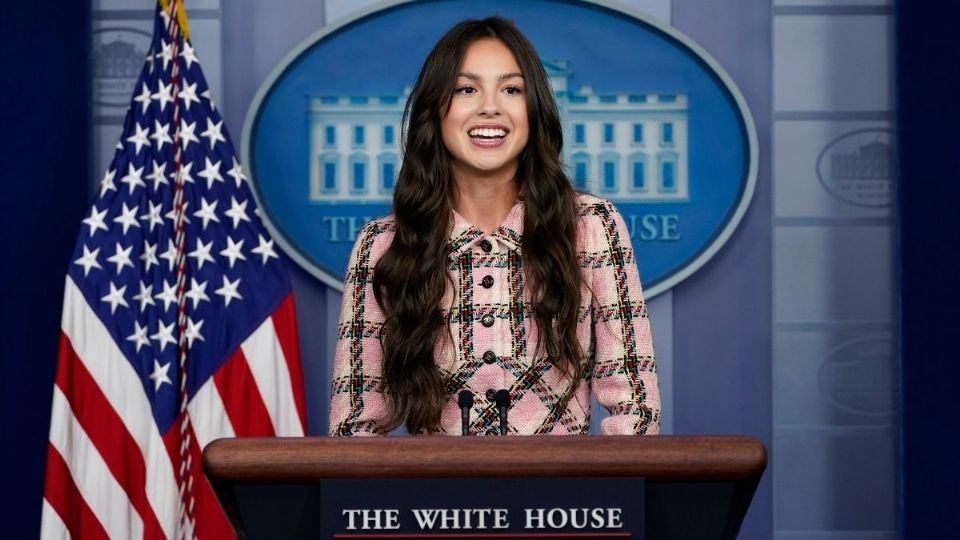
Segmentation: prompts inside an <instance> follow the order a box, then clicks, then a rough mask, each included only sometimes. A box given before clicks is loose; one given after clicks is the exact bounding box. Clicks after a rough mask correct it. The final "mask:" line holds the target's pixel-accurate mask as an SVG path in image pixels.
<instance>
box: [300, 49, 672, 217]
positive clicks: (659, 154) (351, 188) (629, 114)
mask: <svg viewBox="0 0 960 540" xmlns="http://www.w3.org/2000/svg"><path fill="white" fill-rule="evenodd" d="M544 66H545V67H546V69H547V74H548V76H549V77H550V82H551V84H552V85H553V90H554V94H555V96H556V99H557V106H558V108H559V109H560V118H561V122H562V123H563V136H564V155H563V160H564V164H565V165H566V167H567V172H568V174H569V176H570V178H571V180H573V182H574V184H575V186H576V188H577V189H580V190H584V191H589V192H591V193H595V194H598V195H601V196H603V197H607V198H609V199H612V200H614V201H617V202H645V203H647V202H648V203H657V202H685V201H687V200H688V198H689V181H688V173H687V96H686V95H685V94H662V93H661V94H630V93H619V94H597V93H594V91H593V89H592V88H591V87H589V86H582V87H580V89H579V90H577V91H576V92H573V91H570V90H569V89H568V87H567V83H568V81H569V79H570V76H571V71H570V70H569V68H568V67H567V62H566V61H557V60H554V61H546V62H544ZM409 92H410V88H409V87H407V88H405V89H404V92H403V93H402V94H401V95H394V96H313V97H311V98H310V99H309V137H310V140H309V143H310V190H309V199H310V201H312V202H318V203H321V202H322V203H353V204H356V203H375V204H389V203H390V200H391V196H392V191H393V185H394V182H395V180H396V175H397V172H399V168H400V158H401V156H400V141H399V139H400V122H401V119H402V116H403V107H404V105H405V103H406V99H407V96H408V95H409Z"/></svg>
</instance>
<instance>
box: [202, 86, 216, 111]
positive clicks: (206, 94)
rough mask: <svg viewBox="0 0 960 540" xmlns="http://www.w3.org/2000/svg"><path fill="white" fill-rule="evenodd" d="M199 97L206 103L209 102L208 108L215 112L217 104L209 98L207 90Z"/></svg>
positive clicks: (208, 90)
mask: <svg viewBox="0 0 960 540" xmlns="http://www.w3.org/2000/svg"><path fill="white" fill-rule="evenodd" d="M200 97H203V98H207V101H208V102H210V108H211V109H213V110H217V104H216V103H214V102H213V98H212V97H211V96H210V89H209V88H207V89H206V90H204V91H203V93H202V94H200Z"/></svg>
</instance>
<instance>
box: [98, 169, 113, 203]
mask: <svg viewBox="0 0 960 540" xmlns="http://www.w3.org/2000/svg"><path fill="white" fill-rule="evenodd" d="M116 174H117V171H115V170H113V169H110V170H109V171H107V173H106V174H104V175H103V180H101V181H100V196H101V197H103V196H104V195H105V194H106V193H107V192H108V191H110V190H111V189H112V190H114V191H116V190H117V186H116V185H115V184H114V183H113V177H114V176H116Z"/></svg>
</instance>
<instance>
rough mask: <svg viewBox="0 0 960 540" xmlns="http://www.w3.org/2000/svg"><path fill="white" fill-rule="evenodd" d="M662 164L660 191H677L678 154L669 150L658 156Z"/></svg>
mask: <svg viewBox="0 0 960 540" xmlns="http://www.w3.org/2000/svg"><path fill="white" fill-rule="evenodd" d="M657 159H658V161H659V165H660V167H659V168H660V191H661V192H662V193H676V192H677V180H678V179H677V154H675V153H673V152H667V153H663V154H660V155H659V156H658V158H657Z"/></svg>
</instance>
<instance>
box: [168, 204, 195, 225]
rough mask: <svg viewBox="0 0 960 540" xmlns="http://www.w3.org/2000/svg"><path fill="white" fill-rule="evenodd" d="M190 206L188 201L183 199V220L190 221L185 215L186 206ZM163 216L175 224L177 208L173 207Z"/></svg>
mask: <svg viewBox="0 0 960 540" xmlns="http://www.w3.org/2000/svg"><path fill="white" fill-rule="evenodd" d="M188 206H190V201H183V222H184V223H190V218H188V217H187V207H188ZM163 217H165V218H167V219H169V220H170V221H172V222H173V224H174V225H176V224H177V208H176V207H173V208H171V209H170V211H169V212H167V213H166V214H164V215H163Z"/></svg>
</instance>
